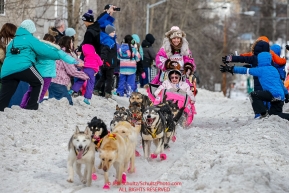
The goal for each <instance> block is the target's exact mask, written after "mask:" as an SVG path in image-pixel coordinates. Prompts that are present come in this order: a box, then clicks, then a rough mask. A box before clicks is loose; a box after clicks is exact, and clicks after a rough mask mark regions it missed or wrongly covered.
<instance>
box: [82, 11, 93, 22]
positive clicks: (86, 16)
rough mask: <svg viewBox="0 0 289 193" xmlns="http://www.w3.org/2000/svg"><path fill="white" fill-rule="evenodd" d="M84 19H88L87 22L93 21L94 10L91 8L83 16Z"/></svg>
mask: <svg viewBox="0 0 289 193" xmlns="http://www.w3.org/2000/svg"><path fill="white" fill-rule="evenodd" d="M82 21H87V22H93V21H94V17H93V11H92V10H91V9H89V10H88V11H87V12H86V13H85V14H84V15H83V16H82Z"/></svg>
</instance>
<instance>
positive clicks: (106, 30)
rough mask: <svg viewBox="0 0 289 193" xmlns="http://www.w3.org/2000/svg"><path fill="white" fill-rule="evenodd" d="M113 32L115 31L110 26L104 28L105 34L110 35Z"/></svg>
mask: <svg viewBox="0 0 289 193" xmlns="http://www.w3.org/2000/svg"><path fill="white" fill-rule="evenodd" d="M114 31H115V28H114V27H113V26H111V25H107V26H106V27H105V33H107V34H110V33H112V32H114Z"/></svg>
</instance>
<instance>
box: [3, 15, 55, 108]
mask: <svg viewBox="0 0 289 193" xmlns="http://www.w3.org/2000/svg"><path fill="white" fill-rule="evenodd" d="M35 31H36V27H35V24H34V22H33V21H31V20H29V19H28V20H24V21H23V22H22V23H21V24H20V26H19V27H18V29H17V31H16V34H15V38H14V39H13V40H12V41H11V42H10V44H9V45H8V46H7V54H6V58H5V61H4V63H3V66H2V71H1V78H2V88H1V91H0V111H4V109H5V108H6V107H8V104H9V101H10V99H11V97H12V95H13V94H14V92H15V91H16V89H17V86H18V84H19V82H20V81H24V82H27V83H29V85H30V86H31V87H32V91H31V94H30V99H29V101H28V103H27V105H26V109H30V110H37V109H38V105H39V104H38V102H39V98H40V95H41V92H42V85H43V78H42V77H41V75H40V74H39V72H38V71H37V70H36V69H35V67H34V66H33V65H35V64H36V57H37V56H45V57H46V58H47V59H51V60H59V59H61V56H60V55H59V52H58V51H59V50H58V49H52V48H51V46H48V45H46V44H45V43H43V42H40V41H39V40H38V39H37V38H35V37H34V36H33V33H34V32H35Z"/></svg>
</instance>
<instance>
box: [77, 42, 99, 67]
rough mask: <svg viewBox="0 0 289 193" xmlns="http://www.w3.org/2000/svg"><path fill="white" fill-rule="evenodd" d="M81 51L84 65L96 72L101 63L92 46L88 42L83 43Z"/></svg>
mask: <svg viewBox="0 0 289 193" xmlns="http://www.w3.org/2000/svg"><path fill="white" fill-rule="evenodd" d="M82 52H83V55H84V67H85V68H92V69H93V70H94V72H98V71H99V67H100V66H101V65H102V60H101V58H100V57H99V55H98V54H97V53H96V52H95V50H94V47H93V46H92V45H90V44H84V45H83V46H82Z"/></svg>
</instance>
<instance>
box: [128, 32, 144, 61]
mask: <svg viewBox="0 0 289 193" xmlns="http://www.w3.org/2000/svg"><path fill="white" fill-rule="evenodd" d="M131 36H132V38H133V40H134V41H135V42H136V43H137V44H138V45H139V54H140V56H141V60H143V49H142V47H141V45H140V38H139V36H138V35H137V34H132V35H131Z"/></svg>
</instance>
